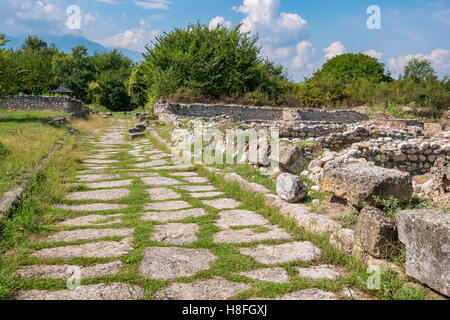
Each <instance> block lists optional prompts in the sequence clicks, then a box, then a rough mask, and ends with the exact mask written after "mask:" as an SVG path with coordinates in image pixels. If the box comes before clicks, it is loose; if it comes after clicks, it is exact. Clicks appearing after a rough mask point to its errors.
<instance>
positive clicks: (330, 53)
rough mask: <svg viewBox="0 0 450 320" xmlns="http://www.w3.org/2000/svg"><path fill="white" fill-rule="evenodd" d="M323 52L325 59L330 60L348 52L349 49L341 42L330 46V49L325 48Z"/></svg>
mask: <svg viewBox="0 0 450 320" xmlns="http://www.w3.org/2000/svg"><path fill="white" fill-rule="evenodd" d="M322 51H323V52H325V59H327V60H329V59H331V58H334V57H336V56H339V55H341V54H344V53H345V52H346V51H347V49H346V48H345V46H344V45H343V44H342V43H341V42H339V41H336V42H333V43H332V44H330V46H329V47H328V48H325V49H323V50H322Z"/></svg>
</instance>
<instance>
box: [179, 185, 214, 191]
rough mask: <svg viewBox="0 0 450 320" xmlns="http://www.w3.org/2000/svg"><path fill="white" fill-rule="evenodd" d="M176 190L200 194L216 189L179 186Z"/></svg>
mask: <svg viewBox="0 0 450 320" xmlns="http://www.w3.org/2000/svg"><path fill="white" fill-rule="evenodd" d="M178 189H181V190H184V191H189V192H202V191H216V190H217V189H216V188H215V187H213V186H180V187H178Z"/></svg>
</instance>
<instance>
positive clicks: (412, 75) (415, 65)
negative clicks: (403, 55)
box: [403, 58, 437, 82]
mask: <svg viewBox="0 0 450 320" xmlns="http://www.w3.org/2000/svg"><path fill="white" fill-rule="evenodd" d="M403 77H404V78H405V79H411V80H414V81H416V82H425V81H430V80H436V79H437V77H436V72H435V71H434V69H433V66H432V65H431V62H430V61H428V60H426V59H417V58H414V59H411V60H409V62H408V63H407V64H406V66H405V70H404V73H403Z"/></svg>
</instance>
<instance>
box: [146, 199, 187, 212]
mask: <svg viewBox="0 0 450 320" xmlns="http://www.w3.org/2000/svg"><path fill="white" fill-rule="evenodd" d="M190 207H192V206H191V204H190V203H188V202H186V201H182V200H178V201H165V202H156V203H147V204H146V205H144V209H145V210H157V211H163V210H164V211H170V210H180V209H186V208H190Z"/></svg>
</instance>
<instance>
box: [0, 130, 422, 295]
mask: <svg viewBox="0 0 450 320" xmlns="http://www.w3.org/2000/svg"><path fill="white" fill-rule="evenodd" d="M111 125H114V124H113V123H111ZM168 133H169V131H168ZM145 141H146V140H145V139H143V140H140V141H134V142H133V143H134V144H141V143H143V142H145ZM150 141H153V140H152V139H150ZM69 142H70V143H67V144H66V145H65V147H64V148H63V150H61V151H60V152H58V153H57V154H56V155H55V157H54V158H53V160H52V161H51V162H50V163H49V165H48V166H47V167H46V168H45V170H44V171H43V172H42V174H41V175H40V176H39V177H37V178H36V179H35V181H34V184H33V187H32V188H31V189H30V190H29V191H28V192H27V193H26V195H25V197H24V198H23V200H22V202H21V203H20V204H19V206H18V208H17V210H16V211H15V212H14V215H13V216H12V218H11V219H10V220H8V221H5V222H4V224H3V226H2V229H1V230H2V233H1V236H2V239H1V242H0V298H2V299H8V298H10V297H11V296H12V295H13V294H14V292H16V291H17V290H20V289H25V290H31V289H41V290H63V289H66V284H65V281H63V280H48V279H39V280H30V279H20V278H17V277H16V276H14V273H15V270H16V269H17V268H18V267H20V266H24V265H32V264H48V263H50V264H75V265H80V266H92V265H95V264H98V263H107V262H111V261H117V260H120V261H122V262H123V263H124V268H123V269H122V271H121V273H120V274H118V275H115V276H104V277H97V278H93V279H83V280H82V285H86V284H97V283H105V282H106V283H110V282H124V283H129V284H137V285H139V286H141V287H142V288H143V289H144V291H145V297H144V298H145V299H152V298H153V297H154V295H155V293H156V292H157V291H158V290H160V289H163V288H165V287H166V286H167V285H169V284H170V283H172V282H183V283H190V282H193V281H196V280H199V279H201V280H204V279H210V278H212V277H214V276H220V277H224V278H226V279H228V280H230V281H235V282H242V283H247V284H249V285H251V286H252V288H251V289H249V290H247V291H244V292H242V293H240V294H238V295H237V296H235V297H234V298H235V299H247V298H257V297H259V298H275V297H277V296H282V295H284V294H286V293H288V292H292V291H298V290H304V289H308V288H318V289H322V290H326V291H331V292H335V293H336V294H337V295H338V296H339V297H340V298H344V297H343V295H342V294H341V292H342V290H343V289H344V288H346V287H352V288H359V289H360V290H362V291H364V292H365V293H366V294H368V295H369V296H371V297H378V298H383V299H423V298H426V293H424V291H423V290H419V289H411V290H410V289H408V290H404V289H403V285H404V281H401V280H398V279H397V278H395V277H393V276H392V275H391V274H390V273H384V274H383V277H384V278H383V282H382V284H383V286H382V289H381V290H379V291H372V290H368V289H367V288H366V281H367V279H368V277H369V276H370V275H369V274H368V273H367V272H366V271H367V270H366V267H365V266H364V265H363V264H362V263H361V262H360V261H359V260H357V259H355V258H352V257H349V256H346V255H344V254H342V253H340V252H338V251H337V250H336V249H335V248H334V247H332V246H331V245H330V244H329V236H328V235H322V236H319V235H315V234H312V233H309V232H307V231H305V230H304V229H303V228H300V227H299V226H298V225H297V224H296V221H295V220H294V219H292V218H288V217H286V216H284V215H282V214H280V213H279V212H278V211H277V210H275V209H274V208H272V207H270V206H268V205H267V204H266V203H265V201H264V199H263V197H262V196H261V195H259V194H256V193H254V192H250V191H245V190H242V189H241V187H240V186H239V185H238V184H237V183H228V182H226V181H225V179H224V178H223V176H221V175H218V174H212V173H209V172H208V171H207V170H206V169H204V168H202V167H201V166H197V171H198V172H199V174H200V175H201V176H206V177H208V178H209V180H210V181H211V183H212V184H213V185H215V186H216V187H217V189H219V190H220V191H222V192H223V193H224V194H225V197H230V198H234V199H237V200H239V201H241V202H242V205H241V206H239V207H238V209H246V210H252V211H254V212H257V213H258V214H261V215H262V216H264V217H265V218H266V219H268V220H269V222H270V223H271V224H273V225H278V226H279V227H281V228H282V229H284V230H285V231H286V232H287V233H288V234H289V235H291V237H292V240H290V241H311V242H313V243H315V244H316V245H317V246H319V247H320V249H321V250H322V254H321V255H320V258H319V259H317V260H315V261H311V262H301V261H294V262H289V263H282V264H278V265H275V267H282V268H284V269H285V270H286V271H287V273H288V274H289V276H290V280H289V282H287V283H284V284H277V283H269V282H264V281H258V280H252V279H249V278H246V277H243V276H240V275H239V273H240V272H244V271H251V270H255V269H258V268H263V267H267V266H266V265H263V264H261V263H258V262H257V261H255V260H253V259H252V258H250V257H248V256H245V255H243V254H241V253H240V251H239V248H241V247H254V246H256V245H257V244H260V243H264V244H279V243H284V242H286V241H280V240H266V241H261V242H258V243H242V244H226V243H216V242H214V241H213V238H214V235H215V234H216V233H217V232H218V231H220V229H219V228H218V227H217V226H216V225H215V223H216V221H217V219H218V218H219V214H218V213H219V212H220V211H221V210H217V209H214V208H212V207H209V206H207V205H205V204H203V202H202V201H201V200H199V199H194V198H191V197H190V195H189V193H188V192H185V191H181V190H178V189H177V188H175V187H168V188H170V189H172V190H174V191H176V192H178V193H180V195H181V200H185V201H187V202H189V203H190V204H191V206H192V207H194V208H203V209H205V211H206V213H207V214H206V215H205V216H202V217H198V218H186V219H185V220H183V221H182V222H185V223H196V224H198V226H199V232H198V233H197V238H198V240H197V241H196V242H193V243H190V244H186V245H182V246H177V247H184V248H203V249H208V250H210V251H211V252H212V253H213V254H214V255H215V256H216V257H217V259H216V261H215V262H214V263H213V264H212V265H211V266H210V268H209V269H207V270H204V271H201V272H199V273H197V274H196V275H194V276H192V277H183V278H179V279H175V280H173V281H162V280H155V279H146V278H144V277H143V276H142V275H141V274H140V272H139V265H140V263H141V260H142V253H143V251H144V250H145V249H146V248H148V247H153V246H158V247H161V246H164V247H171V246H173V245H163V244H161V243H158V242H154V241H152V240H151V235H152V233H153V231H154V228H155V226H157V225H160V224H161V223H159V222H155V221H141V220H140V218H141V216H142V213H143V212H144V210H143V205H144V204H146V203H151V202H153V201H151V200H150V198H149V195H148V193H147V192H146V191H145V190H146V189H147V188H148V186H146V185H145V184H144V183H143V182H142V180H141V179H139V178H132V179H133V184H132V185H131V186H129V187H127V188H128V189H129V190H130V195H129V196H128V197H126V198H124V199H121V200H119V201H116V202H115V203H123V204H128V208H126V209H123V210H118V211H105V212H100V213H98V214H101V215H104V216H105V221H108V219H109V217H108V216H109V215H110V214H114V213H121V214H122V217H121V221H120V222H119V223H117V224H114V225H112V226H100V225H98V226H90V228H134V230H135V233H134V240H133V243H132V247H133V248H134V250H133V251H132V252H130V253H129V254H127V255H125V256H122V257H119V258H105V259H102V258H74V259H60V258H55V259H37V258H32V257H30V256H29V255H30V253H32V252H34V251H35V250H38V249H42V248H51V247H56V246H60V245H66V244H83V243H89V242H95V241H85V240H83V241H75V242H71V243H64V242H60V243H45V242H42V241H32V240H31V239H30V236H33V239H36V238H39V237H43V236H47V235H50V234H52V233H54V232H56V231H61V230H72V229H75V228H71V227H61V226H57V223H58V222H60V221H63V220H65V219H69V218H75V217H79V216H84V215H88V214H93V212H67V211H63V210H59V209H56V208H54V207H52V206H51V204H53V203H67V204H71V203H77V202H73V201H67V200H65V194H66V192H67V191H68V190H69V189H68V188H67V187H65V186H64V182H75V181H76V179H75V178H76V177H75V176H76V170H80V169H81V168H83V167H84V166H83V165H82V164H81V163H80V159H81V158H82V156H80V154H81V153H82V154H85V155H87V154H90V153H93V152H98V150H96V147H94V146H90V145H87V144H84V143H82V144H79V143H77V142H76V141H75V140H74V139H73V140H71V141H69ZM122 147H123V148H124V149H127V150H130V146H129V145H123V146H122ZM161 147H163V146H161ZM110 159H116V160H119V161H120V163H119V164H117V165H116V166H112V167H111V168H110V169H108V170H106V172H108V173H120V178H121V179H130V177H129V176H128V170H129V169H131V168H133V164H135V163H136V161H135V159H134V158H133V156H131V155H130V154H129V153H127V152H121V153H119V154H117V155H114V156H111V157H110ZM142 171H150V172H153V171H155V170H152V169H146V170H142ZM158 172H159V174H160V175H161V176H163V177H169V174H168V171H167V170H160V171H158ZM240 174H241V175H242V176H245V177H246V178H248V177H249V176H250V174H251V175H255V172H251V170H250V169H241V171H240ZM170 177H171V178H174V179H178V180H179V181H183V178H182V177H172V176H170ZM263 178H264V179H267V177H265V176H263V177H255V178H254V179H255V182H259V183H261V184H263V185H264V183H263V181H262V180H263ZM258 179H259V180H258ZM84 188H85V187H84ZM84 188H80V189H81V190H86V189H84ZM90 202H99V201H84V202H78V203H90ZM100 202H101V201H100ZM105 202H109V203H114V201H105ZM83 228H84V227H83ZM76 229H80V228H76ZM237 229H238V228H237ZM252 229H253V230H254V231H255V232H265V231H267V229H266V228H265V227H261V226H253V228H252ZM109 239H110V240H120V239H121V238H117V237H112V238H109ZM317 264H335V265H338V266H341V267H342V268H343V269H345V271H346V274H345V275H344V276H343V277H340V278H338V279H336V280H333V281H330V280H321V281H313V280H309V279H306V278H302V277H300V276H299V275H298V272H297V270H296V268H297V267H308V266H312V265H317Z"/></svg>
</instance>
